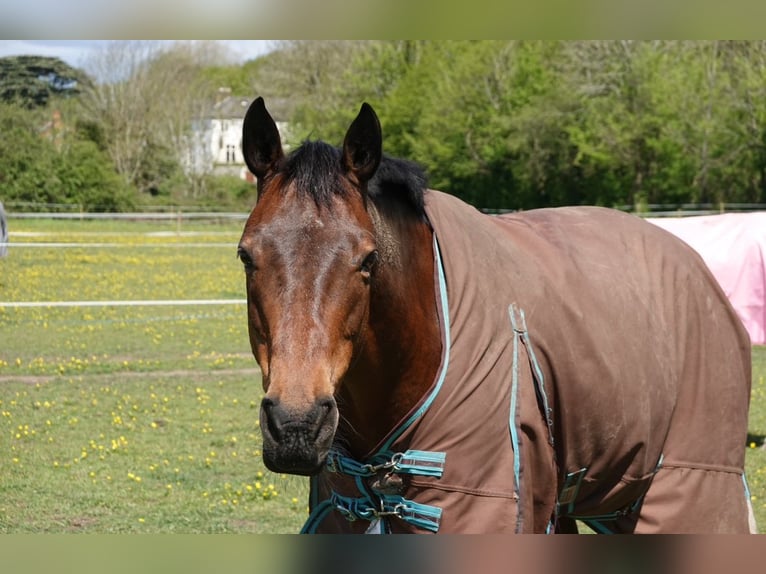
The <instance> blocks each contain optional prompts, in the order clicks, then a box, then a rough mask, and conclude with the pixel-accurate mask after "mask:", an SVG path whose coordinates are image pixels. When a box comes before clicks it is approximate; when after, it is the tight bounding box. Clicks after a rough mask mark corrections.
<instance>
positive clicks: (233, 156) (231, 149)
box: [226, 145, 237, 163]
mask: <svg viewBox="0 0 766 574" xmlns="http://www.w3.org/2000/svg"><path fill="white" fill-rule="evenodd" d="M236 151H237V149H236V147H235V146H233V145H227V146H226V163H236V161H237V153H236Z"/></svg>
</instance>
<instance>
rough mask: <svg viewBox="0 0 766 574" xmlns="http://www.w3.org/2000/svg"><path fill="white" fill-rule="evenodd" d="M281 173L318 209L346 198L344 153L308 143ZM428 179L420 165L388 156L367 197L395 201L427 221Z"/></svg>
mask: <svg viewBox="0 0 766 574" xmlns="http://www.w3.org/2000/svg"><path fill="white" fill-rule="evenodd" d="M280 171H281V172H282V173H283V174H284V176H285V178H286V181H285V183H287V184H289V183H292V182H294V183H295V184H296V188H297V189H298V190H299V192H301V193H306V194H307V195H309V196H310V197H311V198H313V199H314V201H315V202H316V203H317V205H324V206H329V205H330V203H331V200H332V198H333V196H334V195H343V194H344V193H346V189H347V187H346V186H344V185H342V184H341V180H340V178H341V177H342V175H343V173H342V169H341V150H340V149H339V148H337V147H334V146H331V145H330V144H327V143H325V142H322V141H306V142H304V143H303V144H302V145H301V146H300V147H299V148H297V149H295V150H294V151H292V152H290V154H288V155H287V157H285V159H284V162H283V164H282V166H281V167H280ZM427 187H428V178H427V176H426V174H425V171H424V170H423V168H421V167H420V166H419V165H418V164H416V163H414V162H412V161H408V160H404V159H399V158H394V157H389V156H387V155H384V156H383V159H382V160H381V162H380V166H379V167H378V170H377V172H376V173H375V175H374V176H373V177H372V179H371V180H370V181H369V183H368V184H367V193H368V196H369V197H370V198H371V199H372V201H373V202H375V203H378V202H380V201H382V200H384V199H389V200H391V199H392V200H396V201H397V202H399V203H401V204H403V205H405V206H408V207H409V208H411V209H412V210H413V212H414V213H415V214H416V215H417V216H418V217H421V218H425V203H424V202H425V200H424V194H425V191H426V189H427Z"/></svg>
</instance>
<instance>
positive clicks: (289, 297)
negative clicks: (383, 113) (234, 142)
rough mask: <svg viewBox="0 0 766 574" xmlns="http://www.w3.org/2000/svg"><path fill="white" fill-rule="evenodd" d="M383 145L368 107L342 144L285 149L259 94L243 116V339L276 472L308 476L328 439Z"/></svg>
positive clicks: (364, 266) (368, 244)
mask: <svg viewBox="0 0 766 574" xmlns="http://www.w3.org/2000/svg"><path fill="white" fill-rule="evenodd" d="M381 142H382V138H381V129H380V123H379V121H378V118H377V116H376V115H375V112H374V111H373V109H372V108H371V107H370V106H369V105H367V104H364V105H362V107H361V110H360V112H359V114H358V116H357V117H356V119H355V120H354V121H353V123H352V124H351V126H350V127H349V129H348V132H347V133H346V136H345V139H344V143H343V146H342V148H341V149H337V148H334V147H332V146H329V145H327V144H324V143H322V142H307V143H305V144H304V145H303V146H301V147H300V148H298V149H297V150H295V152H293V153H292V154H290V156H285V155H284V153H283V150H282V143H281V139H280V135H279V131H278V129H277V126H276V124H275V122H274V120H273V119H272V117H271V116H270V115H269V113H268V111H267V110H266V107H265V106H264V103H263V100H262V99H261V98H258V99H256V100H255V101H254V102H253V103H252V105H251V106H250V108H249V109H248V111H247V114H246V116H245V120H244V127H243V144H242V147H243V152H244V157H245V161H246V163H247V166H248V167H249V169H250V171H252V173H253V174H254V175H255V176H256V177H257V180H258V200H257V202H256V205H255V207H254V208H253V210H252V213H251V214H250V216H249V218H248V220H247V223H246V225H245V228H244V232H243V234H242V238H241V240H240V242H239V247H238V255H239V258H240V260H241V261H242V263H243V265H244V269H245V277H246V289H247V306H248V330H249V337H250V345H251V348H252V351H253V354H254V356H255V358H256V360H257V362H258V364H259V365H260V367H261V370H262V373H263V387H264V391H265V396H264V398H263V400H262V403H261V411H260V426H261V431H262V434H263V456H264V462H265V464H266V466H267V467H268V468H270V469H272V470H274V471H278V472H287V473H291V474H303V475H312V474H315V473H317V472H319V471H320V470H321V468H322V465H323V464H324V462H325V458H326V456H327V453H328V451H329V449H330V446H331V445H332V441H333V437H334V435H335V431H336V428H337V426H338V420H339V414H338V405H337V404H336V400H335V396H336V391H337V390H338V386H339V384H340V382H341V380H342V379H343V377H344V375H345V374H346V372H347V371H348V369H349V366H350V365H351V363H352V361H353V360H354V358H355V356H356V355H357V353H358V352H359V346H360V341H361V339H362V335H363V332H364V331H365V328H366V324H367V321H368V318H369V312H370V283H371V281H372V279H373V276H374V275H375V273H376V263H377V261H378V251H377V249H378V246H377V244H376V234H375V228H374V223H373V220H372V218H371V216H370V213H369V212H368V210H367V208H366V206H367V191H366V188H367V183H368V182H369V180H370V178H371V177H372V176H373V175H374V174H375V171H376V170H377V168H378V166H379V164H380V161H381V154H382V143H381Z"/></svg>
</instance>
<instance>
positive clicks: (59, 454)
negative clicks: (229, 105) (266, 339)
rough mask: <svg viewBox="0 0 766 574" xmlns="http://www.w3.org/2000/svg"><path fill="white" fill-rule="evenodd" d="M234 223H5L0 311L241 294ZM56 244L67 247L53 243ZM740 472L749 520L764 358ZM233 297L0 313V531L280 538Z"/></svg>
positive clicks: (287, 486) (765, 413) (285, 483)
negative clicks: (746, 486) (7, 239)
mask: <svg viewBox="0 0 766 574" xmlns="http://www.w3.org/2000/svg"><path fill="white" fill-rule="evenodd" d="M240 229H241V223H223V224H217V225H214V226H213V225H206V224H202V223H198V224H184V228H183V233H182V234H178V233H176V232H177V227H176V225H175V223H164V224H163V223H139V222H119V223H112V222H100V221H97V222H92V221H84V222H80V221H69V222H59V221H39V220H11V241H12V243H16V244H20V243H25V244H26V243H34V244H36V246H21V245H18V246H13V245H12V246H11V247H10V249H9V254H8V257H6V258H4V259H0V301H3V302H9V301H13V302H40V301H46V302H52V301H104V300H133V301H136V300H139V301H140V300H161V299H185V300H189V299H195V300H197V299H226V300H235V301H236V300H241V299H242V298H243V297H244V288H243V277H242V272H241V268H240V264H239V262H238V261H237V259H236V257H235V251H236V248H235V247H236V243H237V240H238V238H239V233H240ZM60 242H65V243H68V244H77V245H74V246H72V245H69V246H66V247H62V246H53V245H50V244H52V243H60ZM753 366H754V376H753V394H752V407H751V420H750V433H751V437H750V438H749V441H748V442H749V444H748V450H747V471H748V479H749V481H750V487H751V491H752V498H753V505H754V508H755V511H756V516H757V518H758V519H759V523H760V524H761V525H762V528H764V527H765V526H766V450H764V444H763V443H764V437H766V382H765V381H764V379H765V378H766V348H764V347H760V348H755V349H754V354H753ZM261 394H262V390H261V386H260V375H259V371H258V369H257V368H256V365H255V362H254V360H253V358H252V356H251V354H250V349H249V346H248V339H247V327H246V322H245V308H244V305H243V304H242V303H237V302H235V303H233V304H219V305H196V306H195V305H191V306H141V305H138V306H99V307H90V306H84V307H21V308H13V307H2V306H0V533H25V532H26V533H29V532H46V533H59V532H61V533H64V532H88V533H112V532H125V533H138V532H140V533H170V532H178V533H181V532H182V533H219V532H220V533H266V532H270V533H286V532H296V531H297V530H298V529H299V528H300V526H301V524H302V523H303V520H304V519H305V516H306V496H307V485H306V481H305V480H304V479H301V478H297V477H288V476H285V475H277V474H273V473H270V472H269V471H268V470H267V469H266V468H265V467H264V466H263V463H262V460H261V453H260V450H259V448H260V431H259V429H258V422H257V420H258V407H259V402H260V398H261Z"/></svg>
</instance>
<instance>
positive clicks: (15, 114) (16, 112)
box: [0, 104, 134, 211]
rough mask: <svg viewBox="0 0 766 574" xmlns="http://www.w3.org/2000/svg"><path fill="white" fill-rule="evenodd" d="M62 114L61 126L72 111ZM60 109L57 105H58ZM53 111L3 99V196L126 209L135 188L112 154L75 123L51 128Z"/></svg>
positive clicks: (0, 111)
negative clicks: (117, 169) (116, 168)
mask: <svg viewBox="0 0 766 574" xmlns="http://www.w3.org/2000/svg"><path fill="white" fill-rule="evenodd" d="M66 109H67V108H65V113H64V114H62V115H63V117H62V118H61V120H60V122H61V125H62V126H72V124H73V123H74V122H73V120H72V116H70V115H68V114H67V113H66ZM54 111H55V112H58V110H54ZM50 124H51V113H50V111H47V110H43V109H34V110H27V109H24V108H21V107H20V106H9V105H5V104H0V132H1V133H2V134H3V137H2V138H0V189H2V191H3V198H4V199H5V200H7V201H14V202H19V203H25V204H28V205H27V208H30V207H33V206H34V205H35V204H37V205H38V206H39V207H40V208H42V209H45V208H47V206H44V205H43V204H68V205H73V206H77V207H78V208H80V209H86V210H89V211H107V210H109V211H121V210H125V209H129V208H130V207H131V206H132V205H133V203H134V200H133V197H132V195H131V191H130V189H129V188H128V187H127V186H125V185H124V184H123V183H122V181H121V180H120V178H119V177H118V176H117V174H116V173H115V171H114V168H113V166H112V164H111V162H110V161H109V158H108V157H107V156H106V154H105V153H104V152H102V151H101V150H99V149H98V147H97V146H96V144H95V143H94V142H93V141H91V140H88V139H85V138H83V137H82V134H81V133H80V132H78V130H76V129H73V128H72V129H67V128H65V127H60V128H56V129H57V130H58V131H52V130H51V129H49V126H50Z"/></svg>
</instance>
